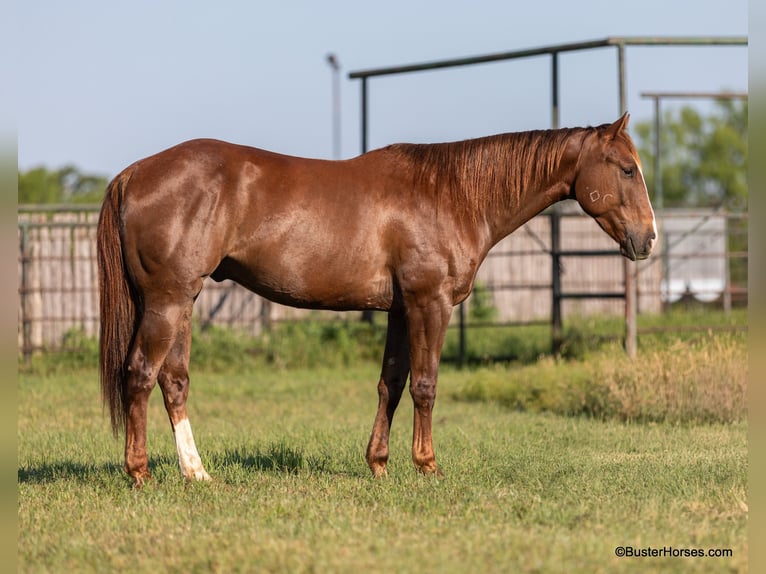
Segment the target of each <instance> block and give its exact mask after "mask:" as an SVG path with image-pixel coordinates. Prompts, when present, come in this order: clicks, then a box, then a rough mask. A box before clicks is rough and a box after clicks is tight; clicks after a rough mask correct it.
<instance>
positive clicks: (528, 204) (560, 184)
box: [487, 169, 574, 249]
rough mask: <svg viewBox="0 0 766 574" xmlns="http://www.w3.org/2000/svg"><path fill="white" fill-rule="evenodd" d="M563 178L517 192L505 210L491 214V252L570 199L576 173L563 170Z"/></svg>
mask: <svg viewBox="0 0 766 574" xmlns="http://www.w3.org/2000/svg"><path fill="white" fill-rule="evenodd" d="M557 171H560V172H561V173H560V174H558V173H557V174H556V177H553V178H551V179H550V180H549V181H547V182H535V183H533V184H532V185H529V186H527V187H525V188H524V189H520V190H514V191H513V192H512V194H511V197H509V198H508V203H507V204H506V205H505V209H499V210H496V211H495V212H494V213H491V214H488V218H487V227H488V229H489V237H488V240H489V244H488V246H487V249H491V248H492V247H493V246H494V245H496V244H497V243H498V242H500V241H501V240H503V239H504V238H505V237H507V236H508V235H510V234H511V233H513V232H514V231H515V230H516V229H518V228H519V227H521V226H522V225H524V224H525V223H527V222H528V221H529V220H531V219H532V218H533V217H535V216H536V215H538V214H539V213H541V212H542V211H544V210H545V209H547V208H548V207H550V206H551V205H553V204H555V203H558V202H559V201H561V200H563V199H566V198H568V197H569V196H570V195H569V194H570V190H571V187H572V184H573V181H574V170H573V169H572V170H569V169H560V170H557Z"/></svg>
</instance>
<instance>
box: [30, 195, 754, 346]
mask: <svg viewBox="0 0 766 574" xmlns="http://www.w3.org/2000/svg"><path fill="white" fill-rule="evenodd" d="M562 205H564V206H567V207H568V208H569V209H564V210H563V212H561V214H560V215H561V216H560V222H559V223H558V225H559V226H560V237H561V245H560V246H559V247H558V249H555V248H554V242H553V240H552V225H554V224H555V223H554V218H553V217H552V215H551V214H542V215H541V216H538V217H536V218H534V219H533V220H532V221H530V222H529V223H527V224H526V225H525V226H523V227H522V228H521V229H519V230H517V231H516V232H515V233H513V234H512V235H510V236H509V237H507V238H505V239H504V240H503V241H501V242H500V243H499V244H498V245H496V246H495V247H494V248H493V249H492V251H490V253H489V255H488V257H487V259H486V261H485V262H484V264H483V265H482V266H481V268H480V269H479V272H478V274H477V278H476V285H477V286H478V287H479V288H480V290H481V291H483V292H484V293H488V294H489V296H490V304H491V305H492V306H494V308H495V310H496V313H495V318H494V320H493V325H528V324H550V323H551V317H552V313H553V309H554V307H555V306H556V303H557V298H558V299H559V302H560V305H561V313H562V315H563V317H564V318H565V320H566V317H572V316H588V315H622V314H624V312H625V301H624V292H625V281H624V277H625V275H624V268H623V259H622V258H621V257H620V256H619V253H618V251H617V249H616V247H615V245H614V243H613V242H612V240H611V239H609V238H608V237H607V236H606V235H605V234H604V233H603V231H601V229H599V227H598V225H597V224H596V223H595V222H594V221H593V220H592V219H591V218H589V217H587V216H584V215H583V214H582V212H581V211H580V210H579V208H578V207H577V205H576V204H574V202H566V203H565V204H562ZM658 215H660V214H658ZM97 220H98V212H97V210H96V208H90V209H80V210H73V209H72V208H71V207H69V208H64V207H60V208H47V209H46V210H45V211H41V210H39V209H30V208H22V209H20V212H19V217H18V244H19V255H18V277H19V285H18V290H19V321H18V350H19V353H20V354H23V355H25V356H29V355H30V354H32V353H34V352H35V351H39V350H66V349H70V348H73V347H75V346H77V345H78V344H80V343H81V342H82V340H83V337H85V338H89V337H90V338H94V337H96V336H97V334H98V322H99V309H98V285H97V282H98V276H97V267H96V248H95V236H96V225H97ZM658 220H659V224H660V227H661V242H660V244H659V246H658V251H657V254H656V255H655V256H653V257H652V258H650V259H648V260H647V261H643V262H640V264H639V265H638V275H637V277H638V281H637V291H638V298H637V305H638V312H639V313H659V312H661V311H662V310H663V308H667V307H668V306H671V305H674V304H683V303H684V302H688V301H689V300H694V301H698V302H700V303H702V304H708V305H720V306H722V307H724V308H731V306H732V305H738V304H745V303H746V301H747V217H746V216H745V215H741V214H740V215H731V214H726V213H722V212H715V211H704V212H701V211H696V212H689V211H673V212H671V211H667V212H664V213H663V214H661V215H660V216H659V217H658ZM470 304H471V300H470V299H469V300H468V301H467V302H466V305H467V306H470ZM195 315H196V320H197V321H199V323H200V324H201V325H202V326H203V327H206V326H209V325H220V326H227V327H231V328H236V329H239V330H242V331H244V332H247V333H249V334H253V335H257V334H259V333H260V332H261V331H262V330H263V329H265V328H268V327H269V326H270V325H271V324H273V323H276V322H280V321H288V320H301V319H305V318H312V319H316V320H338V319H346V320H348V319H352V320H353V319H357V318H358V317H359V313H333V312H328V311H307V310H301V309H293V308H290V307H284V306H282V305H277V304H275V303H270V302H268V301H267V300H265V299H263V298H262V297H259V296H258V295H256V294H254V293H252V292H250V291H247V290H246V289H244V288H242V287H240V286H239V285H237V284H236V283H234V282H231V281H224V282H221V283H216V282H215V281H213V280H211V279H207V280H206V281H205V284H204V287H203V290H202V292H201V293H200V296H199V298H198V300H197V303H196V304H195ZM453 323H454V325H455V326H456V327H457V326H462V327H463V328H464V329H470V328H471V327H472V326H477V324H476V322H475V321H474V322H472V321H471V319H470V317H468V316H467V314H466V313H465V312H464V307H461V309H460V310H459V311H458V312H456V313H454V314H453ZM482 325H483V326H486V323H484V324H482ZM464 337H465V334H464V335H463V337H461V338H464Z"/></svg>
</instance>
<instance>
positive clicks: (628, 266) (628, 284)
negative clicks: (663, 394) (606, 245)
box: [617, 42, 638, 359]
mask: <svg viewBox="0 0 766 574" xmlns="http://www.w3.org/2000/svg"><path fill="white" fill-rule="evenodd" d="M617 76H618V78H617V82H618V92H619V99H620V102H619V104H620V113H624V112H625V111H627V97H626V82H625V44H624V43H622V42H620V43H618V44H617ZM637 271H638V266H637V265H636V263H635V262H633V261H628V260H627V259H626V260H625V262H624V263H623V275H624V277H625V352H626V353H627V354H628V356H629V357H630V358H631V359H632V358H635V356H636V352H637V350H638V327H637V324H636V322H637V317H636V316H637V314H638V289H637V284H638V280H637Z"/></svg>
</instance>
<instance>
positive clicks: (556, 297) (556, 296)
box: [550, 209, 564, 355]
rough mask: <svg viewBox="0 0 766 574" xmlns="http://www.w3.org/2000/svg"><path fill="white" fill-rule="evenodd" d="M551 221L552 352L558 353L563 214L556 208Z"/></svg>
mask: <svg viewBox="0 0 766 574" xmlns="http://www.w3.org/2000/svg"><path fill="white" fill-rule="evenodd" d="M550 221H551V293H552V297H553V300H552V307H551V353H553V354H554V355H558V354H559V353H560V352H561V344H562V342H563V338H564V336H563V326H562V322H561V254H560V252H561V229H560V224H561V214H560V213H559V212H558V211H556V210H555V209H554V210H552V211H551V214H550Z"/></svg>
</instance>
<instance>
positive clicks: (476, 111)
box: [16, 0, 748, 176]
mask: <svg viewBox="0 0 766 574" xmlns="http://www.w3.org/2000/svg"><path fill="white" fill-rule="evenodd" d="M16 12H17V13H16V19H17V30H16V35H17V38H18V40H17V43H16V44H17V49H18V57H17V66H18V70H17V74H16V76H17V78H18V83H17V87H16V99H17V104H16V108H17V113H16V127H17V134H18V162H19V167H20V168H21V169H27V168H29V167H32V166H36V165H46V166H48V167H60V166H62V165H65V164H74V165H76V166H78V167H79V168H80V169H82V170H84V171H87V172H95V173H103V174H104V175H107V176H112V175H114V174H115V173H117V172H118V171H119V170H120V169H122V168H123V167H125V166H126V165H128V164H129V163H131V162H132V161H134V160H136V159H138V158H140V157H144V156H146V155H149V154H152V153H155V152H157V151H160V150H161V149H164V148H166V147H169V146H171V145H173V144H175V143H178V142H180V141H183V140H186V139H190V138H195V137H216V138H221V139H226V140H229V141H234V142H237V143H243V144H247V145H253V146H256V147H263V148H267V149H272V150H275V151H279V152H283V153H289V154H295V155H305V156H311V157H331V155H332V122H331V80H330V78H331V71H330V67H329V66H328V65H327V63H326V62H325V56H326V54H327V53H328V52H335V53H336V54H337V55H338V58H339V60H340V62H341V65H342V68H343V76H342V98H341V100H342V125H343V128H342V142H343V145H342V156H343V157H351V156H354V155H357V154H358V153H359V151H360V144H359V118H360V114H359V91H360V86H359V82H358V81H354V80H349V79H347V73H348V72H349V71H353V70H359V69H368V68H375V67H381V66H390V65H399V64H408V63H417V62H423V61H430V60H436V59H443V58H454V57H463V56H472V55H479V54H484V53H491V52H500V51H508V50H515V49H524V48H532V47H539V46H544V45H549V44H560V43H568V42H577V41H583V40H593V39H600V38H605V37H607V36H618V35H624V36H631V35H639V36H649V35H660V36H669V35H677V36H688V35H694V36H697V35H721V36H729V35H746V34H747V33H748V21H747V14H748V3H747V0H725V1H721V0H716V1H714V0H671V1H667V0H644V1H642V2H623V1H621V0H604V1H596V0H580V1H579V2H571V1H569V0H567V1H549V2H545V1H538V2H523V3H522V2H510V1H506V2H501V1H483V0H472V1H471V2H456V1H453V0H446V1H431V0H426V1H422V2H417V1H415V0H406V1H400V0H389V1H388V2H385V3H383V2H375V3H373V2H359V1H357V2H352V1H341V0H327V1H324V2H308V1H297V0H294V1H285V2H268V3H267V2H255V1H251V2H244V1H223V2H216V3H212V2H196V1H186V2H182V1H166V2H152V1H145V0H138V1H133V2H129V3H128V2H121V3H117V2H103V1H96V0H71V1H68V2H51V1H42V0H27V1H25V2H23V3H18V4H17V6H16ZM627 65H628V108H629V110H630V111H631V113H632V116H633V121H641V120H646V119H649V118H650V117H651V113H652V107H651V103H650V102H649V101H648V100H645V99H642V98H641V97H640V93H641V92H642V91H649V90H706V91H716V90H719V89H722V88H726V89H735V90H746V89H747V72H748V70H747V49H746V48H704V49H688V48H669V49H661V48H630V49H629V50H628V52H627ZM560 66H561V125H586V124H599V123H603V122H607V121H612V120H614V119H615V118H616V117H617V115H618V113H619V110H618V106H617V88H616V78H617V76H616V69H617V66H616V58H615V54H614V51H613V50H611V49H610V50H603V49H602V50H599V51H592V52H587V53H580V54H566V55H562V56H561V60H560ZM549 76H550V71H549V63H548V60H547V59H546V58H535V59H532V60H528V61H523V62H522V61H515V62H506V63H498V64H487V65H482V66H478V67H474V68H462V69H458V70H452V71H438V72H429V73H426V74H419V75H404V76H397V77H388V78H380V79H373V80H371V83H370V94H371V102H370V145H371V147H379V146H382V145H386V144H388V143H392V142H394V141H424V142H425V141H446V140H454V139H462V138H466V137H475V136H480V135H487V134H490V133H498V132H505V131H516V130H524V129H533V128H546V127H550V111H549V107H548V106H549V100H550V77H549ZM699 105H704V104H699Z"/></svg>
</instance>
